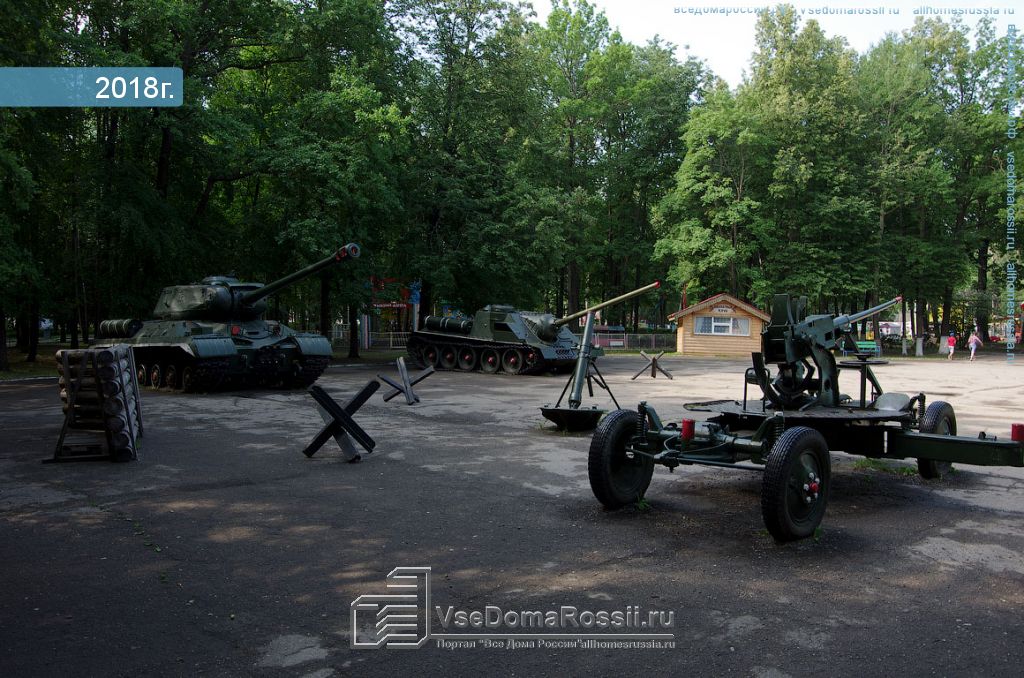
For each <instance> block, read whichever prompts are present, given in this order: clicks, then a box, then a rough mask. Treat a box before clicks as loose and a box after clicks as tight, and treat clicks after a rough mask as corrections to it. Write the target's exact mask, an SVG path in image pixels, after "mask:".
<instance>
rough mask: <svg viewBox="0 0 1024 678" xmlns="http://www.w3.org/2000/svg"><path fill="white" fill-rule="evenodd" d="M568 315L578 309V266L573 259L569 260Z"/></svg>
mask: <svg viewBox="0 0 1024 678" xmlns="http://www.w3.org/2000/svg"><path fill="white" fill-rule="evenodd" d="M568 304H569V315H572V314H573V313H575V312H576V311H579V310H580V267H579V264H577V263H576V262H575V261H570V262H569V299H568Z"/></svg>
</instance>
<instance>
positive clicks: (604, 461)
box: [587, 410, 654, 509]
mask: <svg viewBox="0 0 1024 678" xmlns="http://www.w3.org/2000/svg"><path fill="white" fill-rule="evenodd" d="M636 417H637V414H636V412H633V411H631V410H615V411H614V412H612V413H611V414H609V415H608V416H607V417H605V418H604V419H603V420H602V421H601V423H600V424H598V426H597V430H596V431H594V437H593V438H592V439H591V441H590V454H589V458H588V463H587V470H588V472H589V474H590V489H591V490H593V491H594V496H595V497H597V500H598V501H600V502H601V503H602V504H604V505H605V507H607V508H610V509H617V508H622V507H623V506H625V505H627V504H632V503H633V502H635V501H637V500H639V499H641V498H643V496H644V493H645V492H647V488H648V487H649V486H650V484H651V476H652V475H653V474H654V461H653V460H652V459H651V458H650V457H645V456H642V455H639V454H638V455H630V454H628V453H627V452H626V444H627V443H628V442H629V439H630V438H631V437H632V436H633V434H634V433H635V432H636Z"/></svg>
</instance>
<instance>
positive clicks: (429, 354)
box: [422, 344, 441, 367]
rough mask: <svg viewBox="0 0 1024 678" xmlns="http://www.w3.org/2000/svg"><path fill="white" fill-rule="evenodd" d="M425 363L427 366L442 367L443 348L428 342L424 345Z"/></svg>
mask: <svg viewBox="0 0 1024 678" xmlns="http://www.w3.org/2000/svg"><path fill="white" fill-rule="evenodd" d="M422 355H423V364H424V365H425V366H427V367H440V366H441V365H440V363H441V349H439V348H438V347H437V346H433V345H431V344H427V345H426V346H424V347H423V353H422Z"/></svg>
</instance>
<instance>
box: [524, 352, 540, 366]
mask: <svg viewBox="0 0 1024 678" xmlns="http://www.w3.org/2000/svg"><path fill="white" fill-rule="evenodd" d="M538 363H540V353H538V352H537V350H536V349H532V348H529V349H526V354H525V355H524V356H523V369H524V370H532V369H533V368H535V367H537V364H538Z"/></svg>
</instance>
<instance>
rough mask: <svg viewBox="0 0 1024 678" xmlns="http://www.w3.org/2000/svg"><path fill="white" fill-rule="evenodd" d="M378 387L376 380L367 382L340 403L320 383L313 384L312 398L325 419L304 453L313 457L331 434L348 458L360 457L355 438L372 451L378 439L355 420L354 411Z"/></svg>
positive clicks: (352, 459)
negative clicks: (343, 402)
mask: <svg viewBox="0 0 1024 678" xmlns="http://www.w3.org/2000/svg"><path fill="white" fill-rule="evenodd" d="M379 388H380V384H378V383H377V382H376V381H370V382H367V384H366V386H363V388H362V389H360V390H359V392H358V393H356V394H355V395H354V396H352V398H351V399H349V401H348V402H347V403H345V404H344V405H343V406H342V405H338V403H336V402H335V401H334V399H333V398H331V396H329V395H328V394H327V392H326V391H324V390H323V389H322V388H320V387H319V386H315V385H314V386H310V387H309V395H311V396H313V400H315V401H316V403H317V405H318V409H319V410H320V416H321V417H323V420H324V427H323V428H322V429H320V432H319V433H317V434H316V437H315V438H313V441H312V442H311V443H310V444H309V445H307V446H306V449H304V450H303V451H302V453H303V454H304V455H306V456H307V457H312V456H313V455H314V454H316V452H317V450H319V449H320V448H321V447H323V445H324V443H326V442H327V440H328V439H329V438H334V440H335V442H337V443H338V447H340V448H341V451H342V453H343V454H344V457H345V461H348V462H355V461H359V459H360V458H361V457H360V455H359V453H358V452H356V449H355V446H354V445H353V444H352V441H353V440H355V442H357V443H359V445H360V446H361V447H362V448H363V449H364V450H366V451H367V452H373V448H374V447H376V446H377V443H376V442H374V440H373V438H371V437H370V436H369V434H367V433H366V431H364V430H363V428H362V427H361V426H360V425H359V424H357V423H356V422H355V420H354V419H353V418H352V415H354V414H355V413H356V412H357V411H358V410H359V408H360V407H362V406H363V405H364V404H366V401H367V400H369V399H370V397H371V396H372V395H373V394H374V393H376V392H377V389H379Z"/></svg>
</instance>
